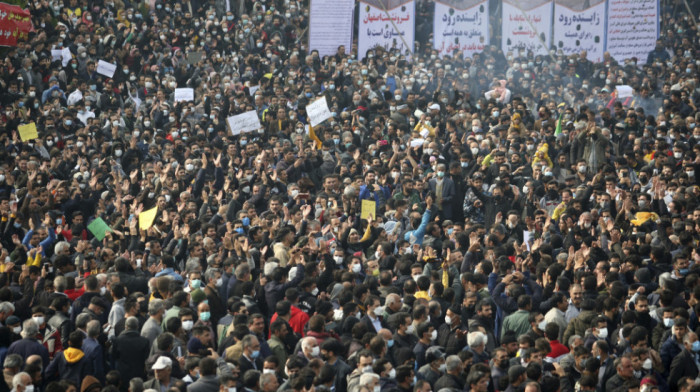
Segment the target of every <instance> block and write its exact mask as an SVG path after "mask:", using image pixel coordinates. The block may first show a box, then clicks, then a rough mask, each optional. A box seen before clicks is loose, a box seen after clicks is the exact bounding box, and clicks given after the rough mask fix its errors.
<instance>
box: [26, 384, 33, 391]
mask: <svg viewBox="0 0 700 392" xmlns="http://www.w3.org/2000/svg"><path fill="white" fill-rule="evenodd" d="M24 392H34V385H32V384H29V385H27V386H26V387H24Z"/></svg>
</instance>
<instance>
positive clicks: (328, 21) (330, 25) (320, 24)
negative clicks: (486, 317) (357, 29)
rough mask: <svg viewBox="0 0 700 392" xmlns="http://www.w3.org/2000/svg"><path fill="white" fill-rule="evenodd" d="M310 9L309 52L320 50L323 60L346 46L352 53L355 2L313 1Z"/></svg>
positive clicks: (340, 0)
mask: <svg viewBox="0 0 700 392" xmlns="http://www.w3.org/2000/svg"><path fill="white" fill-rule="evenodd" d="M309 8H310V10H309V19H310V22H309V50H310V51H311V50H314V49H316V50H318V54H319V56H321V58H323V56H332V55H334V54H336V53H337V52H338V47H339V46H341V45H344V46H345V53H350V51H351V50H352V24H353V23H352V22H353V14H354V10H355V0H312V1H311V6H310V7H309Z"/></svg>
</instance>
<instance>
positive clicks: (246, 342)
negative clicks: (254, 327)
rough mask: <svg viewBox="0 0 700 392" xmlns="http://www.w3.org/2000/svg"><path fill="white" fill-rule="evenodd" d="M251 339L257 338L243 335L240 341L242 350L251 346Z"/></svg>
mask: <svg viewBox="0 0 700 392" xmlns="http://www.w3.org/2000/svg"><path fill="white" fill-rule="evenodd" d="M253 339H257V337H256V336H255V335H245V336H244V337H243V339H242V340H241V346H242V347H243V349H246V348H248V347H250V346H251V345H253Z"/></svg>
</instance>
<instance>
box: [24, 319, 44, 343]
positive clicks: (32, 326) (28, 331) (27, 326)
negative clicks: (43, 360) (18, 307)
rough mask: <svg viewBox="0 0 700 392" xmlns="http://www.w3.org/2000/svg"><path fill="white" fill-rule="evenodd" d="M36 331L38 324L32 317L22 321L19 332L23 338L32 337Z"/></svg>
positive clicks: (37, 331) (37, 330)
mask: <svg viewBox="0 0 700 392" xmlns="http://www.w3.org/2000/svg"><path fill="white" fill-rule="evenodd" d="M38 333H39V326H38V325H36V322H35V321H34V320H33V319H27V320H24V323H23V324H22V332H20V335H22V338H23V339H27V338H33V337H35V336H36V334H38Z"/></svg>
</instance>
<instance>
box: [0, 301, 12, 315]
mask: <svg viewBox="0 0 700 392" xmlns="http://www.w3.org/2000/svg"><path fill="white" fill-rule="evenodd" d="M14 311H15V305H13V304H12V302H7V301H5V302H0V313H10V312H12V313H14Z"/></svg>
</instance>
